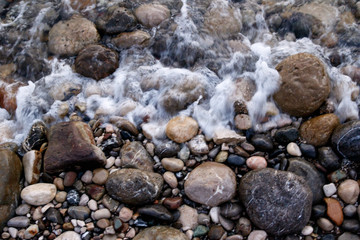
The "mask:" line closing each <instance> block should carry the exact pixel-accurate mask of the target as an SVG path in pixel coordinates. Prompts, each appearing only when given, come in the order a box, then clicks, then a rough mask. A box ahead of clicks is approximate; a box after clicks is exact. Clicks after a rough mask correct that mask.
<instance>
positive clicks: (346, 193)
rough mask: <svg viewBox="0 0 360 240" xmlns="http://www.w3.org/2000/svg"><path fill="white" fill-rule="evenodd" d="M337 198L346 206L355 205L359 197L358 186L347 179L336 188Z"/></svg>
mask: <svg viewBox="0 0 360 240" xmlns="http://www.w3.org/2000/svg"><path fill="white" fill-rule="evenodd" d="M337 191H338V195H339V197H340V198H341V199H342V200H343V201H344V202H345V203H347V204H355V203H356V202H357V199H358V197H359V193H360V189H359V184H358V182H356V181H355V180H352V179H347V180H345V181H343V182H342V183H341V184H340V185H339V187H338V190H337Z"/></svg>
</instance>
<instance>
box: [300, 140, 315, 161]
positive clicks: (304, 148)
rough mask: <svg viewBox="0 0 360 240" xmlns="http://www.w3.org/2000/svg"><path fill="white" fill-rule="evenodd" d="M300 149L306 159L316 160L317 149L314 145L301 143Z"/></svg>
mask: <svg viewBox="0 0 360 240" xmlns="http://www.w3.org/2000/svg"><path fill="white" fill-rule="evenodd" d="M299 147H300V150H301V153H302V155H303V156H304V157H308V158H316V148H315V147H314V146H313V145H310V144H306V143H301V144H300V146H299Z"/></svg>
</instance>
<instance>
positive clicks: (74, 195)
mask: <svg viewBox="0 0 360 240" xmlns="http://www.w3.org/2000/svg"><path fill="white" fill-rule="evenodd" d="M66 201H68V203H69V204H70V205H78V204H79V202H80V195H79V193H78V192H77V191H76V190H75V189H72V190H70V191H69V192H68V194H67V196H66Z"/></svg>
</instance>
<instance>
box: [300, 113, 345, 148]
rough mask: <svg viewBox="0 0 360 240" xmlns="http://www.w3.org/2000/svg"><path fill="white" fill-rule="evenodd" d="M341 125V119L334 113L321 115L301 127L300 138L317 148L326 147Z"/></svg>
mask: <svg viewBox="0 0 360 240" xmlns="http://www.w3.org/2000/svg"><path fill="white" fill-rule="evenodd" d="M338 125H340V120H339V118H338V117H337V116H336V115H335V114H332V113H329V114H324V115H320V116H317V117H314V118H312V119H310V120H308V121H306V122H304V123H303V124H302V125H301V127H300V136H301V138H302V139H304V140H305V141H306V142H307V143H308V144H311V145H314V146H315V147H319V146H323V145H325V144H326V143H327V142H328V140H329V139H330V136H331V134H332V132H333V131H334V129H335V128H336V127H337V126H338Z"/></svg>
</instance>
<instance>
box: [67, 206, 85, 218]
mask: <svg viewBox="0 0 360 240" xmlns="http://www.w3.org/2000/svg"><path fill="white" fill-rule="evenodd" d="M68 214H69V216H70V217H72V218H74V219H79V220H85V219H87V218H89V216H90V209H89V208H88V207H86V206H71V207H69V209H68Z"/></svg>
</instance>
